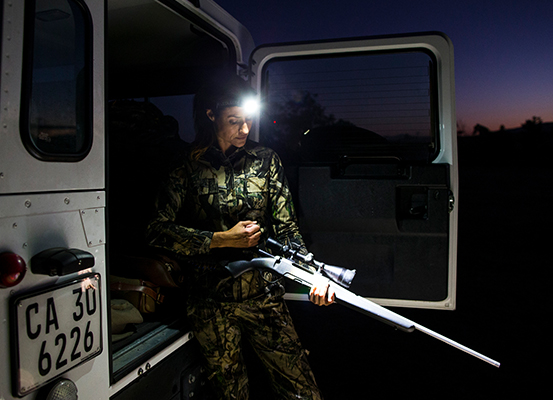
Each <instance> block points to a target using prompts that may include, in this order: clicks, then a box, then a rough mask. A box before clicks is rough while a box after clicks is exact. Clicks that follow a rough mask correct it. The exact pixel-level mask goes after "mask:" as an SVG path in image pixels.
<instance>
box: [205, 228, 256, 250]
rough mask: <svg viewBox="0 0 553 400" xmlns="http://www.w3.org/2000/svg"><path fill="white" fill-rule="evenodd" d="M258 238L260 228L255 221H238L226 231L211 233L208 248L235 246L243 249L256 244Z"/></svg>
mask: <svg viewBox="0 0 553 400" xmlns="http://www.w3.org/2000/svg"><path fill="white" fill-rule="evenodd" d="M260 239H261V228H260V226H259V225H258V224H257V221H240V222H238V223H237V224H236V225H234V226H233V227H232V228H230V229H229V230H228V231H224V232H215V233H213V237H212V238H211V245H210V248H212V249H213V248H216V247H236V248H242V249H245V248H248V247H254V246H257V244H258V243H259V240H260Z"/></svg>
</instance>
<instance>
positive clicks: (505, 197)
mask: <svg viewBox="0 0 553 400" xmlns="http://www.w3.org/2000/svg"><path fill="white" fill-rule="evenodd" d="M468 145H469V146H472V145H473V143H470V142H469V143H468ZM515 153H516V151H515ZM481 154H482V149H480V148H479V149H478V151H477V152H475V151H474V149H471V148H470V147H467V143H465V142H464V141H461V142H460V150H459V155H460V157H459V158H460V161H459V166H460V177H459V182H460V189H459V197H458V199H457V207H459V208H458V210H459V236H458V280H457V309H456V310H455V311H437V310H415V309H401V308H396V309H393V311H395V312H397V313H398V314H400V315H403V316H405V317H407V318H409V319H411V320H413V321H415V322H417V323H419V324H421V325H423V326H425V327H427V328H429V329H432V330H434V331H436V332H438V333H440V334H442V335H445V336H447V337H449V338H450V339H452V340H455V341H457V342H459V343H461V344H463V345H465V346H467V347H469V348H471V349H473V350H475V351H478V352H480V353H482V354H484V355H486V356H488V357H490V358H492V359H494V360H497V361H499V362H501V367H500V368H496V367H494V366H492V365H490V364H487V363H485V362H483V361H481V360H479V359H477V358H475V357H472V356H471V355H468V354H466V353H464V352H462V351H460V350H457V349H455V348H453V347H451V346H449V345H447V344H445V343H442V342H440V341H438V340H436V339H434V338H432V337H430V336H428V335H426V334H424V333H422V332H417V331H415V332H413V333H404V332H401V331H395V330H394V329H393V328H391V327H389V326H387V325H385V324H382V323H380V322H377V321H375V320H373V319H371V318H369V317H366V316H363V315H361V314H358V313H356V312H354V311H351V310H349V309H346V308H344V307H343V306H340V305H336V306H332V307H326V308H325V307H321V308H319V307H316V306H314V305H312V304H309V303H302V302H289V307H290V309H291V312H292V314H293V317H294V320H295V321H296V328H297V330H298V333H299V334H300V337H301V338H302V341H303V344H304V347H306V348H307V349H309V350H310V360H311V364H312V367H313V369H314V372H315V375H316V377H317V380H318V383H319V386H320V387H321V389H322V390H323V392H324V394H325V398H326V399H327V400H343V399H370V398H387V399H399V398H409V397H412V396H413V395H416V396H420V398H425V399H479V398H489V399H501V398H506V397H507V396H509V397H512V398H524V399H532V398H541V397H542V395H538V393H540V394H541V392H543V390H544V389H545V388H546V385H547V383H546V380H545V378H546V374H545V373H546V371H547V370H548V369H549V365H548V361H549V355H550V353H551V343H550V342H549V341H546V327H545V326H544V325H545V324H547V321H548V318H547V316H548V315H550V312H548V311H547V310H548V308H549V307H548V302H546V300H547V299H546V293H547V289H548V286H549V280H548V278H547V277H548V275H549V274H548V272H549V271H548V270H549V269H550V267H551V261H550V260H549V257H548V253H549V251H550V249H551V246H552V243H551V238H552V234H551V226H552V223H553V213H552V211H551V206H552V205H553V183H552V182H553V168H552V167H551V166H550V165H548V164H547V163H546V162H545V161H540V162H537V163H536V162H535V161H533V159H532V156H531V155H530V154H527V156H526V157H522V158H521V157H511V156H512V155H513V154H510V153H503V154H501V155H499V156H497V157H496V158H495V159H494V160H490V161H487V162H484V161H483V159H482V158H478V157H477V156H480V155H481ZM546 155H548V154H546ZM325 333H329V334H328V335H325ZM549 375H550V374H547V376H549Z"/></svg>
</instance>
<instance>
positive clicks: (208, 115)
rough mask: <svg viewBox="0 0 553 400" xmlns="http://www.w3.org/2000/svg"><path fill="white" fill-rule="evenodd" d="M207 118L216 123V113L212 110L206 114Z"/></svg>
mask: <svg viewBox="0 0 553 400" xmlns="http://www.w3.org/2000/svg"><path fill="white" fill-rule="evenodd" d="M205 113H206V115H207V118H209V119H210V120H211V121H215V113H214V112H213V111H212V110H211V109H210V110H207V111H206V112H205Z"/></svg>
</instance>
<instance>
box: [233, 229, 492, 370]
mask: <svg viewBox="0 0 553 400" xmlns="http://www.w3.org/2000/svg"><path fill="white" fill-rule="evenodd" d="M267 244H268V245H269V246H271V247H273V248H276V250H277V251H278V252H280V253H281V254H282V256H281V255H273V254H271V253H269V252H267V251H265V250H262V249H257V251H258V253H259V255H261V256H262V257H258V258H253V259H252V260H249V261H246V260H240V261H233V262H230V263H228V264H227V265H226V268H227V269H228V270H229V271H230V273H231V274H232V276H233V277H235V278H236V277H238V276H240V275H242V274H243V273H244V272H246V271H250V270H252V269H258V270H269V271H273V272H276V273H277V274H278V275H280V276H283V277H286V278H288V279H291V280H293V281H295V282H297V283H299V284H301V285H304V286H307V287H311V286H312V285H313V283H314V281H315V279H317V280H319V279H321V277H323V279H327V280H328V284H329V285H330V287H331V288H332V289H333V290H334V292H335V296H336V301H337V302H338V303H341V304H343V305H345V306H347V307H349V308H352V309H354V310H356V311H358V312H360V313H362V314H365V315H368V316H370V317H373V318H375V319H377V320H379V321H381V322H384V323H386V324H388V325H391V326H393V327H395V328H396V329H399V330H402V331H404V332H413V331H415V330H418V331H420V332H424V333H426V334H427V335H430V336H432V337H434V338H435V339H438V340H441V341H442V342H444V343H447V344H449V345H451V346H453V347H455V348H457V349H459V350H461V351H464V352H466V353H468V354H470V355H472V356H474V357H476V358H479V359H480V360H482V361H485V362H487V363H489V364H491V365H493V366H495V367H498V368H499V366H500V363H499V362H497V361H495V360H492V359H491V358H489V357H486V356H484V355H483V354H480V353H478V352H476V351H474V350H472V349H470V348H468V347H466V346H463V345H462V344H460V343H457V342H455V341H453V340H451V339H449V338H447V337H445V336H443V335H440V334H439V333H436V332H434V331H432V330H430V329H428V328H426V327H424V326H422V325H420V324H417V323H416V322H413V321H411V320H409V319H407V318H404V317H402V316H401V315H399V314H396V313H394V312H392V311H390V310H388V309H386V308H384V307H382V306H380V305H378V304H376V303H373V302H372V301H370V300H368V299H366V298H364V297H361V296H358V295H356V294H355V293H352V292H350V291H349V290H348V289H347V288H348V287H349V285H350V284H351V281H352V280H353V278H354V276H355V270H349V269H345V268H342V267H337V266H332V265H327V264H324V263H322V262H319V261H317V260H315V259H314V258H313V254H311V253H309V254H307V255H305V254H302V253H300V246H299V245H297V244H296V243H290V244H289V245H282V244H280V243H279V242H277V241H276V240H274V239H271V238H269V239H268V241H267Z"/></svg>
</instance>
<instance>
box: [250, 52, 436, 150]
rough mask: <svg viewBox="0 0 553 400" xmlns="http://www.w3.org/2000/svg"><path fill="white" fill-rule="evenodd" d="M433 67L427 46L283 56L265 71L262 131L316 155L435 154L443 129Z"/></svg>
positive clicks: (268, 138)
mask: <svg viewBox="0 0 553 400" xmlns="http://www.w3.org/2000/svg"><path fill="white" fill-rule="evenodd" d="M432 66H433V61H432V58H431V57H430V56H429V55H428V54H426V53H424V52H422V51H421V52H406V53H378V54H375V53H365V54H358V55H355V56H342V57H336V56H335V57H332V58H295V59H294V58H288V59H277V60H276V61H273V62H271V63H269V64H268V66H267V67H266V68H265V69H264V71H263V73H264V79H265V88H266V92H265V93H263V96H264V101H265V115H264V117H263V119H262V121H261V126H260V137H261V138H262V140H264V141H265V142H266V143H267V144H269V145H272V146H274V147H277V148H279V149H281V151H282V149H283V147H284V148H285V151H286V152H288V153H289V152H292V153H298V154H300V155H301V156H302V158H304V159H306V160H311V161H313V160H315V161H317V160H318V161H321V160H322V159H321V158H325V157H330V158H336V157H341V156H352V155H353V156H359V155H371V154H372V155H389V156H394V157H398V158H401V159H407V160H414V159H417V160H418V159H421V160H428V159H429V158H430V157H432V153H433V152H434V150H435V147H436V143H435V137H436V136H437V135H435V132H434V129H435V127H436V124H435V122H434V121H433V116H434V113H433V98H434V96H433V93H432V88H433V83H432V82H433V72H432V71H433V67H432ZM329 161H332V160H329Z"/></svg>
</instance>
